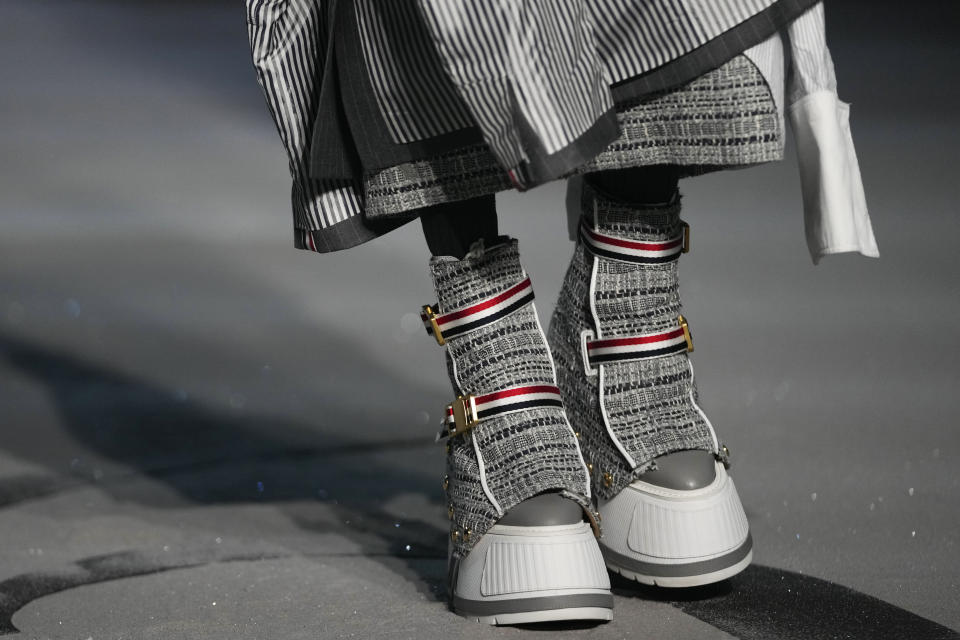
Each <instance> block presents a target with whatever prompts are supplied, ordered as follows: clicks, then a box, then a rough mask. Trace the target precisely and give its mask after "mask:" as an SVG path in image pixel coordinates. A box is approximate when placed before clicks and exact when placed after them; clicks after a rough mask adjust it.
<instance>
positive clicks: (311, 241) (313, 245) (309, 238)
mask: <svg viewBox="0 0 960 640" xmlns="http://www.w3.org/2000/svg"><path fill="white" fill-rule="evenodd" d="M305 232H306V234H307V239H308V240H309V241H310V250H311V251H316V250H317V245H315V244H313V234H312V233H310V230H309V229H305Z"/></svg>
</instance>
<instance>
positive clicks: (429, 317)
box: [423, 304, 447, 347]
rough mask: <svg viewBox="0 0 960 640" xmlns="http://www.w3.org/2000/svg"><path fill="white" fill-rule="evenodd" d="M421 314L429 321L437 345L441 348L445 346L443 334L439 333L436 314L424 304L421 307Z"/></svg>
mask: <svg viewBox="0 0 960 640" xmlns="http://www.w3.org/2000/svg"><path fill="white" fill-rule="evenodd" d="M423 313H424V315H425V316H427V320H429V321H430V326H431V327H432V328H433V337H434V338H436V339H437V344H438V345H440V346H441V347H442V346H443V345H445V344H447V341H446V340H444V339H443V334H442V333H440V325H439V324H437V312H436V311H434V310H433V307H431V306H430V305H428V304H425V305H423Z"/></svg>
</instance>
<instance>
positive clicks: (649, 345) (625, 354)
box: [587, 327, 687, 368]
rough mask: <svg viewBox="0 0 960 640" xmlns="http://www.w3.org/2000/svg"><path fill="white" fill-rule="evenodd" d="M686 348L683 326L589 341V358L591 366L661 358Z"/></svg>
mask: <svg viewBox="0 0 960 640" xmlns="http://www.w3.org/2000/svg"><path fill="white" fill-rule="evenodd" d="M686 350H687V339H686V337H685V336H684V333H683V327H680V328H677V329H672V330H670V331H665V332H663V333H652V334H648V335H641V336H631V337H626V338H606V339H603V340H588V341H587V358H589V360H590V366H591V368H593V367H594V366H595V365H598V364H605V363H608V362H620V361H623V360H640V359H643V358H659V357H662V356H668V355H670V354H673V353H680V352H683V351H686Z"/></svg>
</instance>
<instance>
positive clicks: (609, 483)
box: [603, 471, 613, 487]
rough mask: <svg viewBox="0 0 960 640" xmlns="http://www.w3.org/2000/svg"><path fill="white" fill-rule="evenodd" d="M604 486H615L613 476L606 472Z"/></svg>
mask: <svg viewBox="0 0 960 640" xmlns="http://www.w3.org/2000/svg"><path fill="white" fill-rule="evenodd" d="M603 486H605V487H612V486H613V476H612V475H611V474H610V473H608V472H606V471H605V472H604V473H603Z"/></svg>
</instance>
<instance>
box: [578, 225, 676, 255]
mask: <svg viewBox="0 0 960 640" xmlns="http://www.w3.org/2000/svg"><path fill="white" fill-rule="evenodd" d="M584 230H585V231H586V232H587V234H588V235H589V236H590V237H591V238H593V239H594V240H598V241H600V242H604V243H606V244H612V245H614V246H617V247H624V248H626V249H642V250H643V251H666V250H667V249H673V248H675V247H678V246H680V245H682V244H683V238H677V239H676V240H671V241H670V242H636V241H634V240H623V239H621V238H614V237H613V236H605V235H602V234H599V233H597V232H596V231H594V230H593V229H590V228H589V227H584Z"/></svg>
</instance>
